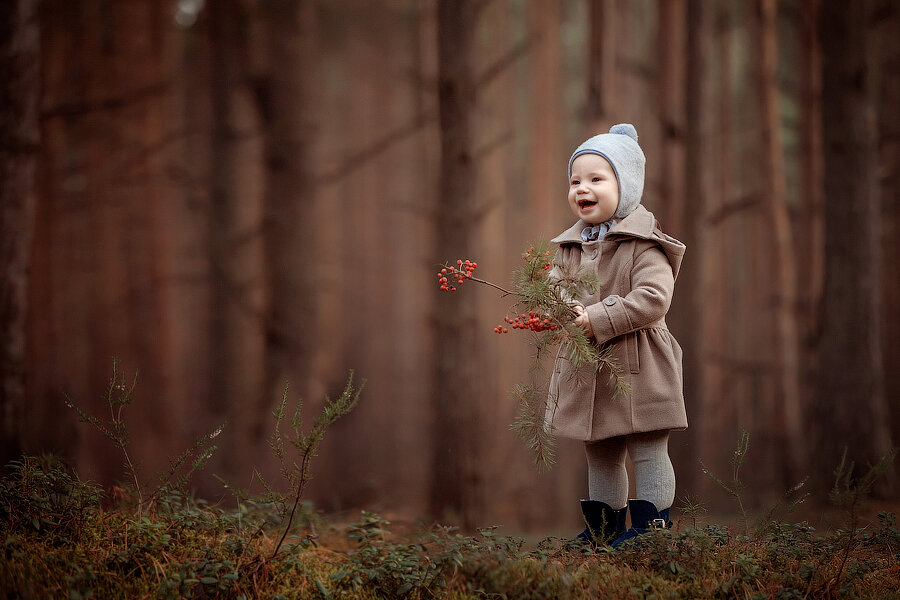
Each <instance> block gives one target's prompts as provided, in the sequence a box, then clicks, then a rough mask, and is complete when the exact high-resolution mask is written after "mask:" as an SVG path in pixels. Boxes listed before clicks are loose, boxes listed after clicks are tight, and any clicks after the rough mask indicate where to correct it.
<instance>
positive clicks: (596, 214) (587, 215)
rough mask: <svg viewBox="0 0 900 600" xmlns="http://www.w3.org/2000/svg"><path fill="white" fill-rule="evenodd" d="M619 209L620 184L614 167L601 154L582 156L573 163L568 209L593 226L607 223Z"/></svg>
mask: <svg viewBox="0 0 900 600" xmlns="http://www.w3.org/2000/svg"><path fill="white" fill-rule="evenodd" d="M618 206H619V182H618V180H617V179H616V173H615V171H613V168H612V165H610V164H609V162H608V161H607V160H606V159H605V158H603V157H602V156H600V155H599V154H582V155H581V156H578V157H576V158H575V161H574V162H572V178H571V179H570V180H569V208H571V209H572V213H573V214H574V215H575V216H576V217H578V218H579V219H581V220H582V221H584V222H585V223H590V224H591V225H597V224H599V223H603V222H604V221H608V220H610V219H611V218H612V216H613V214H614V213H615V212H616V208H617V207H618Z"/></svg>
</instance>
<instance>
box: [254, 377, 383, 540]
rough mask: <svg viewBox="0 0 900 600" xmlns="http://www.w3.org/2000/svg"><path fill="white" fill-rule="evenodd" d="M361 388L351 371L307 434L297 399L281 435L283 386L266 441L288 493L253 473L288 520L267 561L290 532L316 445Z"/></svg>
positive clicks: (284, 403)
mask: <svg viewBox="0 0 900 600" xmlns="http://www.w3.org/2000/svg"><path fill="white" fill-rule="evenodd" d="M364 386H365V381H363V382H362V383H361V384H360V385H359V386H356V387H355V386H354V385H353V372H352V371H351V372H350V376H349V378H348V379H347V385H346V386H345V387H344V391H343V392H342V393H341V395H340V396H338V397H337V398H335V399H334V400H332V399H331V398H329V397H327V396H326V398H325V406H324V407H323V408H322V412H321V413H320V414H319V416H318V417H316V418H315V419H314V420H313V423H312V427H311V428H310V430H309V432H304V431H303V415H302V408H303V401H302V400H298V401H297V404H296V405H295V406H294V411H293V413H292V414H291V417H290V421H289V426H290V431H288V432H286V433H282V429H281V426H282V424H283V423H284V421H285V419H286V413H285V408H286V407H287V397H288V396H287V395H288V386H287V385H285V387H284V392H283V393H282V396H281V403H280V404H279V405H278V407H277V408H276V409H275V411H274V413H273V416H274V417H275V430H274V432H273V433H272V437H271V438H270V440H269V446H270V447H271V448H272V452H274V454H275V456H276V458H277V459H278V462H279V465H280V469H279V474H280V475H281V479H282V481H283V482H284V483H286V484H287V487H288V493H287V494H284V493H282V492H279V491H278V490H276V489H275V488H274V487H273V486H271V485H269V483H268V482H267V481H266V479H265V478H264V477H263V475H262V474H261V473H259V472H258V471H257V472H256V476H257V478H258V479H259V481H260V483H262V485H263V487H264V488H265V489H266V492H267V498H268V499H270V500H271V501H272V502H274V503H275V506H276V507H277V508H278V513H279V515H281V517H282V520H284V519H285V518H286V519H287V522H286V523H285V524H284V527H283V531H282V534H281V537H280V538H279V539H278V543H277V544H275V549H274V550H273V551H272V556H271V557H270V558H274V557H275V556H276V555H277V554H278V551H279V550H280V549H281V545H282V544H283V543H284V540H285V538H286V537H287V535H288V532H289V531H290V530H291V526H292V524H293V522H294V516H295V515H296V512H297V507H298V506H299V505H300V499H301V497H302V496H303V490H304V489H305V488H306V484H307V483H308V482H309V479H310V462H311V461H312V459H313V457H314V456H316V452H317V451H318V449H319V444H320V443H321V442H322V439H323V438H324V437H325V432H326V430H327V429H328V427H329V426H330V425H332V424H333V423H334V422H335V421H337V420H338V419H340V418H341V417H343V416H345V415H347V414H349V413H350V411H352V410H353V409H354V408H355V407H356V405H357V404H358V403H359V396H360V394H361V393H362V389H363V387H364ZM285 441H287V442H288V444H290V445H291V446H293V448H294V450H295V451H296V454H297V457H298V458H297V459H296V460H290V459H289V457H288V455H287V453H286V451H285Z"/></svg>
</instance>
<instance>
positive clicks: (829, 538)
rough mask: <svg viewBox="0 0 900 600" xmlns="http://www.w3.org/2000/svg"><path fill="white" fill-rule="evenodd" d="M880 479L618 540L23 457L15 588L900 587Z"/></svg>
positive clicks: (3, 495) (7, 495)
mask: <svg viewBox="0 0 900 600" xmlns="http://www.w3.org/2000/svg"><path fill="white" fill-rule="evenodd" d="M865 491H866V490H863V489H860V488H859V487H854V486H852V485H851V486H849V487H848V488H847V489H846V490H845V493H844V494H843V495H842V496H841V495H839V496H836V497H834V498H833V500H834V501H835V503H834V506H833V507H832V508H829V509H827V510H826V509H824V508H820V509H809V510H811V511H812V512H813V513H817V514H818V515H820V517H821V518H819V519H817V520H816V521H810V520H806V521H804V520H797V521H796V522H795V519H794V518H793V517H794V516H795V515H794V514H793V513H792V514H791V516H792V518H791V519H790V521H792V522H791V523H787V522H784V521H783V520H779V519H775V518H771V517H770V516H769V515H749V517H750V518H749V519H747V521H746V523H745V521H744V519H742V518H736V517H734V516H724V515H709V514H706V515H701V514H691V513H690V510H689V508H690V507H687V508H688V510H687V511H681V512H680V513H678V514H676V515H674V519H673V520H674V521H675V527H674V528H673V529H671V530H669V531H659V532H652V533H650V534H647V535H645V536H642V537H641V538H639V539H640V543H638V544H630V545H626V546H624V547H621V548H619V549H616V550H613V549H611V548H608V547H603V546H601V547H597V548H594V547H591V546H588V545H580V546H573V545H572V544H570V543H569V542H568V540H567V539H563V538H553V537H537V536H533V535H528V536H515V535H509V534H507V533H505V532H503V531H502V530H501V529H499V528H485V529H481V530H478V531H475V532H469V533H465V532H461V531H459V530H457V529H455V528H453V527H450V526H445V525H437V524H423V523H420V522H414V521H411V520H404V519H403V518H402V517H401V516H400V515H390V516H391V517H393V518H395V519H396V520H395V521H394V522H389V521H390V519H389V518H386V517H385V516H382V515H379V514H375V513H372V512H365V511H362V512H361V513H357V514H355V515H350V514H344V515H333V516H324V515H322V514H320V513H318V512H317V511H315V510H313V509H312V507H311V506H309V505H307V504H301V505H300V507H299V508H300V510H299V512H298V513H297V515H296V518H295V519H293V523H292V525H291V526H290V528H289V530H288V528H287V527H286V520H285V511H284V510H283V509H284V506H281V507H279V506H278V503H277V502H276V503H272V502H264V501H261V500H248V499H245V500H243V501H242V502H241V503H240V507H239V508H238V509H227V510H226V509H220V508H215V507H211V506H209V505H208V504H206V503H205V502H203V501H201V500H197V499H192V498H189V497H187V496H185V495H183V494H180V493H178V492H177V491H175V490H172V489H167V490H163V492H162V493H159V494H157V495H156V496H155V497H154V498H153V500H152V502H145V503H144V504H141V503H140V502H138V498H137V497H136V496H135V495H134V494H132V493H130V492H129V491H127V490H121V489H117V490H116V491H115V493H114V494H110V493H106V492H104V491H102V490H100V489H98V488H96V487H93V486H91V485H90V484H88V483H84V482H81V481H80V480H78V478H77V476H76V475H75V474H73V473H71V472H70V471H69V470H67V469H66V468H64V467H63V466H62V465H60V464H57V463H54V462H53V461H48V460H47V459H28V458H23V459H22V460H20V461H16V462H14V463H11V465H10V466H9V467H8V468H7V470H6V471H5V473H4V476H3V477H2V479H0V536H2V537H0V539H2V540H3V544H4V545H3V558H2V560H0V597H9V598H50V597H53V598H185V597H187V598H234V599H238V598H351V599H356V598H360V599H363V598H366V599H368V598H412V599H419V598H459V599H462V598H579V599H580V598H585V599H586V598H598V597H610V598H841V597H845V598H879V599H881V598H900V591H898V586H897V581H900V560H898V556H897V551H898V549H900V528H898V526H897V522H896V518H895V516H894V515H895V513H894V512H893V511H892V510H885V507H883V506H882V507H879V506H878V504H876V503H872V502H870V501H867V499H866V498H865V497H864V494H863V493H864V492H865ZM892 508H895V507H892ZM797 516H801V515H797ZM811 522H812V523H813V524H810V523H811ZM283 536H284V537H283ZM282 537H283V542H282V541H281V540H282Z"/></svg>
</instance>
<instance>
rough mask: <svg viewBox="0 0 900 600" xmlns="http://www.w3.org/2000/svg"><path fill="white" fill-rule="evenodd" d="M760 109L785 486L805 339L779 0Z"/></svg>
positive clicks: (770, 21) (776, 435) (777, 430)
mask: <svg viewBox="0 0 900 600" xmlns="http://www.w3.org/2000/svg"><path fill="white" fill-rule="evenodd" d="M758 9H759V11H760V14H761V23H760V28H759V32H760V38H761V39H760V44H759V48H760V55H759V56H760V71H761V72H760V82H759V84H760V85H759V92H760V112H761V115H760V116H761V119H760V120H761V121H762V132H763V152H762V157H763V161H762V162H763V167H764V171H765V190H766V192H765V196H766V198H767V202H766V203H765V205H764V206H765V215H766V216H765V222H766V223H768V225H769V227H768V230H769V232H770V236H771V237H770V240H771V255H770V263H769V269H767V270H768V272H769V274H770V276H771V279H770V281H771V288H770V290H771V291H770V302H771V306H772V307H773V309H774V310H773V311H772V312H771V313H768V314H771V315H772V319H771V323H772V328H773V334H774V335H773V340H774V343H773V348H774V349H775V361H776V362H775V365H774V373H775V375H776V376H775V381H776V385H775V389H776V390H777V392H776V393H775V394H774V395H772V396H771V397H769V398H768V399H767V403H771V404H770V405H769V407H768V410H767V411H766V412H767V414H768V416H769V418H768V419H767V421H768V422H769V427H768V431H770V432H771V436H772V438H773V439H771V445H770V446H771V448H772V449H773V450H774V456H775V457H779V458H780V461H781V463H782V464H781V465H780V467H778V468H777V470H778V471H780V473H778V474H777V475H776V482H775V483H776V487H777V484H779V483H780V484H783V485H784V487H785V489H786V488H787V487H788V486H790V485H792V484H793V483H795V481H794V479H795V477H797V475H798V474H799V472H800V468H801V464H802V448H803V446H804V444H803V443H802V442H801V438H802V436H801V427H802V425H801V406H800V386H799V375H800V366H799V339H798V335H797V315H796V313H795V310H796V304H797V302H796V296H797V293H796V288H797V279H796V278H797V273H796V267H795V263H794V244H793V241H792V239H793V235H792V232H791V218H790V214H789V213H788V205H787V180H786V176H785V167H784V150H783V147H782V142H781V112H780V102H779V92H780V90H779V84H778V8H777V0H760V4H759V7H758Z"/></svg>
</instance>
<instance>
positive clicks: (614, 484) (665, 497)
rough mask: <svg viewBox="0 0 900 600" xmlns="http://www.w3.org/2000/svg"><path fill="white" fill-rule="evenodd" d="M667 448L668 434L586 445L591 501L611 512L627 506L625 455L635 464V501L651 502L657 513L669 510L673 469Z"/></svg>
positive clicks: (645, 435) (671, 497)
mask: <svg viewBox="0 0 900 600" xmlns="http://www.w3.org/2000/svg"><path fill="white" fill-rule="evenodd" d="M668 446H669V432H668V430H663V431H650V432H647V433H634V434H631V435H626V436H619V437H614V438H609V439H606V440H600V441H599V442H585V444H584V451H585V454H586V455H587V463H588V488H589V490H590V497H591V498H590V499H591V500H600V501H601V502H605V503H606V504H609V505H610V506H611V507H612V508H614V509H619V508H622V507H623V506H625V505H626V504H627V501H628V472H627V471H626V470H625V453H626V451H627V452H628V455H629V456H630V457H631V462H633V463H634V478H635V488H636V495H637V499H638V500H648V501H650V502H652V503H653V505H654V506H656V508H657V510H663V509H665V508H669V507H671V506H672V503H673V502H674V501H675V469H674V468H673V467H672V461H671V460H670V459H669V449H668Z"/></svg>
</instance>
